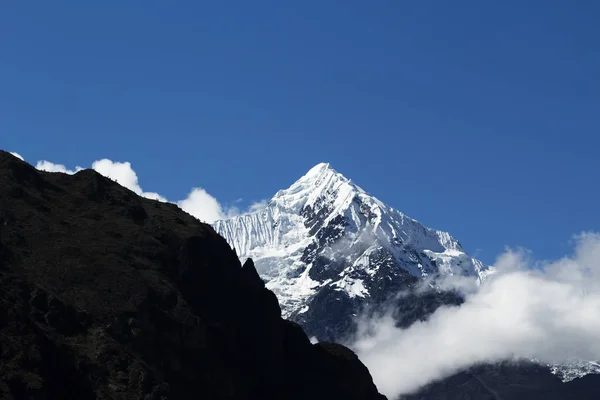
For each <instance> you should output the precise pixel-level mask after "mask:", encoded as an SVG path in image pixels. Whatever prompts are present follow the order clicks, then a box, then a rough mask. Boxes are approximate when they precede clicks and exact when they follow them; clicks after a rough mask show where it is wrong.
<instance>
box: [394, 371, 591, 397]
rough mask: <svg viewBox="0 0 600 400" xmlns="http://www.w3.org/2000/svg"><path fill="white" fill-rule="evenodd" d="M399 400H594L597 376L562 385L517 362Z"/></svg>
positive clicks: (459, 376) (551, 376)
mask: <svg viewBox="0 0 600 400" xmlns="http://www.w3.org/2000/svg"><path fill="white" fill-rule="evenodd" d="M402 399H403V400H422V399H427V400H470V399H477V400H502V399H506V400H538V399H539V400H564V399H577V400H596V399H600V376H599V375H597V374H592V375H586V376H584V377H582V378H577V379H574V380H572V381H570V382H567V383H564V382H562V381H561V380H560V379H559V378H558V377H557V376H556V375H554V374H552V373H550V371H549V370H548V368H547V367H544V366H542V365H538V364H533V363H528V362H520V363H519V364H514V363H508V362H504V363H498V364H485V365H480V366H476V367H473V368H470V369H468V370H467V371H463V372H459V373H457V374H455V375H453V376H451V377H449V378H446V379H443V380H441V381H438V382H434V383H431V384H429V385H427V386H426V387H424V388H422V389H421V390H419V392H418V393H414V394H412V395H410V396H405V397H403V398H402Z"/></svg>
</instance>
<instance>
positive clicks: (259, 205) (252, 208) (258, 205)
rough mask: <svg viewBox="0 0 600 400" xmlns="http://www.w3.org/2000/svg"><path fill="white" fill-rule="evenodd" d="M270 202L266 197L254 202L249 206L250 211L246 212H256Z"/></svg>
mask: <svg viewBox="0 0 600 400" xmlns="http://www.w3.org/2000/svg"><path fill="white" fill-rule="evenodd" d="M268 203H269V200H266V199H263V200H260V201H257V202H254V203H252V204H250V206H249V207H248V211H247V212H246V214H252V213H255V212H257V211H261V210H264V209H265V208H266V207H267V204H268Z"/></svg>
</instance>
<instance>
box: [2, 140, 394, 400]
mask: <svg viewBox="0 0 600 400" xmlns="http://www.w3.org/2000/svg"><path fill="white" fill-rule="evenodd" d="M0 398H2V399H13V400H18V399H35V400H38V399H40V400H42V399H44V400H47V399H84V400H85V399H128V400H129V399H140V400H141V399H144V400H151V399H156V400H158V399H223V400H224V399H231V400H233V399H248V400H250V399H266V400H269V399H273V400H274V399H292V400H294V399H297V400H300V399H317V400H319V399H342V398H343V399H366V400H369V399H381V398H383V397H382V396H381V395H380V394H378V393H377V389H376V387H375V385H374V384H373V381H372V379H371V376H370V374H369V372H368V371H367V369H366V368H365V367H364V365H362V363H361V362H360V361H359V360H358V358H356V356H354V355H353V353H351V352H350V351H349V350H347V349H344V348H342V347H340V346H334V345H326V344H320V345H312V344H311V343H310V341H309V340H308V337H307V336H306V334H305V333H304V332H303V331H302V329H301V328H300V327H299V326H298V325H296V324H294V323H291V322H289V321H285V320H283V319H281V309H280V307H279V303H278V301H277V298H276V297H275V295H274V294H273V292H271V291H269V290H267V289H266V288H265V287H264V282H262V280H261V279H260V278H259V277H258V274H257V272H256V269H255V268H254V265H253V262H252V261H248V262H247V263H246V264H245V265H244V267H242V266H241V264H240V262H239V260H238V258H237V255H236V254H235V252H234V251H232V250H231V249H230V247H229V245H228V244H227V243H226V241H225V240H224V239H223V238H222V237H220V236H219V235H218V234H217V233H216V232H215V231H214V230H213V229H212V228H211V227H210V226H209V225H206V224H203V223H200V222H199V221H197V220H196V219H195V218H193V217H191V216H190V215H187V214H186V213H184V212H183V211H181V210H180V209H179V208H178V207H176V206H175V205H173V204H167V203H160V202H156V201H151V200H147V199H143V198H140V197H138V196H136V195H135V194H134V193H133V192H131V191H129V190H127V189H125V188H123V187H121V186H119V185H118V184H116V183H115V182H113V181H111V180H110V179H107V178H105V177H103V176H101V175H99V174H97V173H96V172H94V171H90V170H84V171H80V172H78V173H77V174H75V175H66V174H61V173H54V174H52V173H45V172H40V171H37V170H36V169H35V168H33V167H32V166H30V165H28V164H27V163H25V162H23V161H21V160H19V159H17V158H15V157H13V156H12V155H10V154H9V153H6V152H0Z"/></svg>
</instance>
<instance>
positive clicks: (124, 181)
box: [92, 158, 167, 202]
mask: <svg viewBox="0 0 600 400" xmlns="http://www.w3.org/2000/svg"><path fill="white" fill-rule="evenodd" d="M92 169H93V170H95V171H96V172H98V173H99V174H101V175H104V176H106V177H107V178H110V179H112V180H114V181H115V182H117V183H118V184H120V185H121V186H124V187H126V188H127V189H129V190H131V191H133V192H135V193H136V194H138V195H140V196H143V197H146V198H148V199H152V200H159V201H163V202H166V201H167V199H166V198H164V197H163V196H161V195H159V194H158V193H155V192H144V191H143V190H142V188H141V187H140V184H139V182H138V176H137V174H136V173H135V171H134V170H133V168H131V163H130V162H127V161H126V162H117V161H111V160H109V159H107V158H103V159H102V160H98V161H94V163H93V164H92Z"/></svg>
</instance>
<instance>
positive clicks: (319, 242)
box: [213, 163, 489, 317]
mask: <svg viewBox="0 0 600 400" xmlns="http://www.w3.org/2000/svg"><path fill="white" fill-rule="evenodd" d="M213 226H214V228H215V230H216V231H217V232H218V233H219V234H221V235H222V236H223V237H225V239H226V240H227V241H228V243H229V244H230V245H231V246H232V247H233V248H234V249H235V250H236V251H237V254H238V256H239V257H240V259H242V261H244V260H245V259H246V258H248V257H251V258H252V259H253V260H254V262H255V265H256V267H257V270H258V272H259V274H261V276H262V278H263V279H264V280H265V281H266V282H267V287H268V288H269V289H271V290H273V291H274V292H275V293H276V294H277V296H278V298H279V299H280V303H281V306H282V312H283V314H284V316H285V317H288V316H290V315H294V314H298V313H303V312H306V311H307V310H308V308H309V303H310V302H309V300H310V299H311V298H312V297H314V296H316V295H317V293H318V292H319V291H322V290H323V289H324V288H328V289H330V290H334V291H335V292H341V293H342V294H343V295H344V296H346V298H349V299H354V298H362V299H369V298H370V297H372V296H373V295H374V293H373V291H378V290H380V286H381V284H380V283H381V282H382V280H388V281H392V280H397V279H399V278H397V277H404V278H403V281H406V280H407V279H408V277H413V278H421V277H426V276H429V275H432V274H437V273H440V274H446V275H463V276H473V278H474V279H476V280H481V279H483V278H484V277H485V275H486V274H487V273H488V272H489V269H488V268H487V267H486V266H484V265H483V264H482V263H481V262H480V261H478V260H476V259H474V258H471V257H469V256H468V255H467V254H466V253H465V251H464V250H463V249H462V247H461V245H460V243H459V242H458V241H457V240H456V239H454V238H453V237H452V236H450V235H449V234H448V233H446V232H442V231H438V230H434V229H429V228H426V227H424V226H423V225H422V224H420V223H419V222H418V221H416V220H414V219H412V218H409V217H407V216H406V215H404V214H403V213H401V212H399V211H397V210H395V209H393V208H391V207H388V206H387V205H385V204H384V203H382V202H381V201H379V200H378V199H377V198H375V197H373V196H371V195H369V194H368V193H366V192H365V191H364V190H363V189H361V188H360V187H358V186H357V185H355V184H354V183H353V182H352V181H351V180H349V179H347V178H346V177H344V176H343V175H341V174H340V173H338V172H336V171H335V170H334V169H333V168H331V166H330V165H329V164H326V163H321V164H318V165H316V166H315V167H313V168H312V169H311V170H310V171H308V173H307V174H306V175H304V176H303V177H302V178H300V179H299V180H298V181H297V182H295V183H294V184H293V185H292V186H290V187H289V188H288V189H285V190H280V191H279V192H277V193H276V194H275V196H274V197H273V198H272V199H271V200H270V201H269V203H268V204H267V206H266V208H264V209H262V210H260V211H257V212H255V213H252V214H247V215H242V216H238V217H234V218H231V219H228V220H222V221H217V222H215V223H214V224H213ZM409 280H410V279H409ZM378 296H380V294H378Z"/></svg>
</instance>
